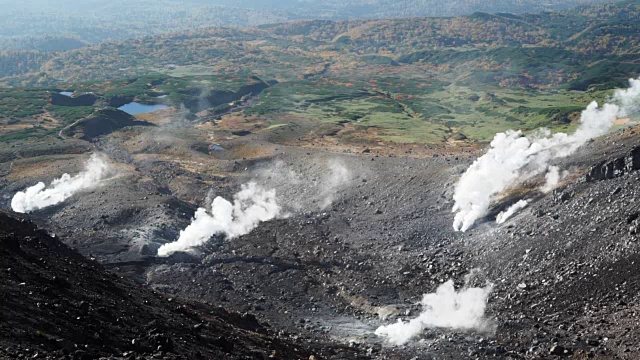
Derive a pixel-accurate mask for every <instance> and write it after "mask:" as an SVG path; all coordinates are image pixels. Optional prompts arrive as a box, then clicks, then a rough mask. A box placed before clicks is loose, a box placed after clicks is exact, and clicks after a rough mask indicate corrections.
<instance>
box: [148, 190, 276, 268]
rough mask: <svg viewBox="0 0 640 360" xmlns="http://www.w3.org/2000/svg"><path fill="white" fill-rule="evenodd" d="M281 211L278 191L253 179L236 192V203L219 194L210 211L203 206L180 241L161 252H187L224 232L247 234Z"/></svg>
mask: <svg viewBox="0 0 640 360" xmlns="http://www.w3.org/2000/svg"><path fill="white" fill-rule="evenodd" d="M280 211H281V208H280V206H279V205H278V204H277V201H276V191H275V190H265V189H263V188H262V187H260V186H258V185H257V184H256V183H255V182H250V183H248V184H245V185H243V186H242V189H241V190H240V192H238V193H237V194H235V195H234V197H233V203H231V202H230V201H228V200H226V199H224V198H222V197H220V196H218V197H216V198H215V199H214V200H213V202H212V203H211V210H210V212H208V211H207V209H205V208H199V209H198V210H197V211H196V214H195V216H194V218H193V221H192V222H191V225H189V226H187V228H186V229H184V230H183V231H181V232H180V237H179V238H178V240H177V241H175V242H172V243H169V244H165V245H163V246H161V247H160V249H158V255H159V256H169V255H171V254H173V253H174V252H176V251H187V250H189V249H191V248H193V247H195V246H199V245H202V244H204V243H206V242H207V241H208V240H209V239H210V238H211V237H212V236H213V235H216V234H223V235H225V236H227V238H234V237H237V236H241V235H244V234H247V233H249V232H250V231H251V230H253V229H254V228H255V227H256V226H258V224H259V223H261V222H263V221H268V220H271V219H274V218H275V217H277V216H278V215H279V214H280Z"/></svg>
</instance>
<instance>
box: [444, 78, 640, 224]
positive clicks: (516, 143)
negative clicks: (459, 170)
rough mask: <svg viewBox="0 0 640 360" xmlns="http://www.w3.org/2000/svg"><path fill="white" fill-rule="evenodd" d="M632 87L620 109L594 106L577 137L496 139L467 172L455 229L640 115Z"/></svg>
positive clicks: (514, 134) (621, 97) (619, 97)
mask: <svg viewBox="0 0 640 360" xmlns="http://www.w3.org/2000/svg"><path fill="white" fill-rule="evenodd" d="M630 84H631V87H630V88H629V89H627V90H617V91H616V92H615V94H614V96H613V101H614V102H616V103H617V104H619V105H614V104H605V105H604V106H602V107H599V106H598V104H597V103H596V102H595V101H594V102H592V103H591V104H589V106H588V107H587V108H586V109H585V110H584V111H583V112H582V115H581V117H580V127H579V128H578V129H577V130H576V131H575V132H574V133H573V134H566V133H556V134H553V135H552V134H551V132H550V131H549V130H547V129H542V130H539V131H538V132H537V133H536V134H533V135H530V136H523V135H522V132H521V131H513V130H508V131H506V132H503V133H498V134H496V136H495V137H494V139H493V141H492V142H491V148H490V149H489V151H488V152H487V153H486V154H485V155H483V156H481V157H480V158H478V159H477V160H476V161H475V162H474V163H473V164H472V165H471V166H470V167H469V168H468V169H467V171H466V172H465V173H464V175H462V177H461V178H460V181H459V182H458V185H457V186H456V190H455V194H454V196H453V200H454V201H455V205H454V207H453V212H454V213H456V215H455V218H454V221H453V228H454V229H455V230H456V231H466V230H468V229H469V228H470V227H471V226H472V225H473V224H474V223H475V222H476V220H478V219H479V218H481V217H483V216H485V215H487V213H488V210H489V206H490V205H491V200H492V198H493V197H494V196H495V195H497V194H499V193H500V192H502V191H504V190H506V189H507V188H509V187H511V186H513V185H515V184H519V183H521V182H523V181H525V180H527V179H530V178H531V177H534V176H536V175H539V174H542V173H544V172H546V171H547V170H548V169H549V162H550V161H551V160H553V159H557V158H561V157H565V156H569V155H571V154H572V153H574V152H575V151H576V150H577V149H578V148H579V147H580V146H582V145H583V144H585V143H586V142H587V141H589V140H590V139H593V138H596V137H598V136H601V135H604V134H606V133H607V132H608V131H609V129H610V128H611V127H612V126H613V121H614V120H615V119H616V118H618V117H620V116H628V115H629V114H630V113H633V112H635V111H637V110H638V100H640V80H630ZM552 171H553V170H552ZM553 176H554V175H553V173H552V175H551V179H549V178H547V180H554V179H553ZM556 184H557V181H556ZM554 186H555V185H554Z"/></svg>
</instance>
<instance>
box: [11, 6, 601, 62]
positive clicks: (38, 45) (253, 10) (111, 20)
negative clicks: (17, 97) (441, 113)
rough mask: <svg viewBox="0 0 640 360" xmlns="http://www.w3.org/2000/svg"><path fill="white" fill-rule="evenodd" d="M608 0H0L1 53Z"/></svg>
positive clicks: (545, 8) (531, 10)
mask: <svg viewBox="0 0 640 360" xmlns="http://www.w3.org/2000/svg"><path fill="white" fill-rule="evenodd" d="M603 2H610V1H607V0H546V1H539V0H493V1H491V0H450V1H446V2H443V1H441V0H396V1H387V0H317V1H316V0H237V1H232V0H184V1H179V2H177V1H171V0H157V1H154V0H132V1H125V0H112V1H103V0H86V1H72V0H59V1H55V2H52V1H48V0H30V1H22V2H16V1H14V0H0V8H2V12H0V50H7V49H23V50H69V49H73V48H77V47H81V46H83V45H86V44H95V43H102V42H107V41H113V40H124V39H128V38H139V37H143V36H148V35H155V34H162V33H172V32H180V31H187V30H193V29H198V28H204V27H216V26H240V27H243V26H257V25H264V24H273V23H281V22H287V21H291V20H299V19H325V20H337V19H359V18H392V17H408V16H433V17H441V16H459V15H469V14H472V13H474V12H489V13H501V12H510V13H525V12H528V13H537V12H542V11H558V10H563V9H567V8H570V7H573V6H579V5H587V4H594V3H603Z"/></svg>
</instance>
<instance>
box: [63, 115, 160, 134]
mask: <svg viewBox="0 0 640 360" xmlns="http://www.w3.org/2000/svg"><path fill="white" fill-rule="evenodd" d="M127 126H152V124H150V123H148V122H146V121H139V120H136V118H135V117H133V116H132V115H129V114H127V113H125V112H124V111H120V110H115V109H104V110H100V111H99V112H98V113H97V114H95V115H93V116H91V117H89V118H87V119H84V120H82V121H80V122H78V123H77V124H76V125H75V126H73V127H72V128H71V129H69V131H71V132H76V133H79V134H80V137H81V138H82V139H83V140H87V141H91V140H92V139H95V138H97V137H99V136H102V135H107V134H110V133H112V132H114V131H117V130H119V129H122V128H124V127H127Z"/></svg>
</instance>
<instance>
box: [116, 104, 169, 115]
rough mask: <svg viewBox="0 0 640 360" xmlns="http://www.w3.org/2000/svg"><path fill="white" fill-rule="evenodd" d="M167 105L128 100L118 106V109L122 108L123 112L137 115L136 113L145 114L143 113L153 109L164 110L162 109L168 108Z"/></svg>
mask: <svg viewBox="0 0 640 360" xmlns="http://www.w3.org/2000/svg"><path fill="white" fill-rule="evenodd" d="M168 108H169V107H168V106H167V105H160V104H159V105H147V104H141V103H138V102H135V101H134V102H130V103H128V104H126V105H122V106H120V107H119V108H118V110H122V111H124V112H126V113H127V114H130V115H137V114H145V113H150V112H154V111H158V110H164V109H168Z"/></svg>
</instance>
